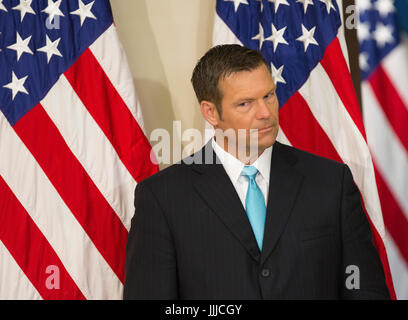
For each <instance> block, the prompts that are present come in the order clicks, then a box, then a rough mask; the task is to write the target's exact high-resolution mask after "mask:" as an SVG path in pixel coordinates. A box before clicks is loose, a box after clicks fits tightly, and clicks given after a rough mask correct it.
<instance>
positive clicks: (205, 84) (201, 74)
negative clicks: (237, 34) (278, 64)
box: [191, 44, 271, 116]
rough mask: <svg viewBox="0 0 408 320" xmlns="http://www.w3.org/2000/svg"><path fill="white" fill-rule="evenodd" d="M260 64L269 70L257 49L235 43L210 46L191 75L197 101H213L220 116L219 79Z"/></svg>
mask: <svg viewBox="0 0 408 320" xmlns="http://www.w3.org/2000/svg"><path fill="white" fill-rule="evenodd" d="M262 64H264V65H265V66H266V67H267V68H268V70H269V71H270V70H271V67H270V66H269V64H268V63H267V62H266V60H265V59H264V57H263V56H262V54H261V53H260V52H259V51H256V50H252V49H249V48H246V47H243V46H240V45H237V44H225V45H219V46H215V47H213V48H211V49H210V50H209V51H207V53H206V54H205V55H204V56H203V57H202V58H201V59H200V60H199V61H198V63H197V65H196V66H195V68H194V71H193V75H192V77H191V83H192V84H193V88H194V91H195V94H196V96H197V99H198V102H200V103H201V101H203V100H206V101H210V102H212V103H214V104H215V106H216V108H217V111H218V113H219V114H220V116H221V115H222V109H221V101H222V92H221V90H220V88H219V81H220V80H221V79H223V78H225V77H227V76H229V75H231V74H233V73H236V72H240V71H251V70H254V69H256V68H258V67H259V66H260V65H262Z"/></svg>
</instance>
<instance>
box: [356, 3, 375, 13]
mask: <svg viewBox="0 0 408 320" xmlns="http://www.w3.org/2000/svg"><path fill="white" fill-rule="evenodd" d="M356 5H357V8H358V10H359V11H360V12H362V11H367V10H370V9H371V1H370V0H356Z"/></svg>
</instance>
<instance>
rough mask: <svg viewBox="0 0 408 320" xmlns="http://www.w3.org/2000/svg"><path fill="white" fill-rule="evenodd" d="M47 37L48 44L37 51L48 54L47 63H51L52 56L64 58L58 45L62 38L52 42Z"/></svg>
mask: <svg viewBox="0 0 408 320" xmlns="http://www.w3.org/2000/svg"><path fill="white" fill-rule="evenodd" d="M45 36H46V42H47V44H46V45H45V46H44V47H42V48H39V49H37V51H41V52H45V53H46V54H47V63H50V60H51V58H52V56H54V55H56V56H59V57H62V54H61V52H60V51H59V50H58V44H59V42H60V40H61V38H59V39H57V40H55V41H51V40H50V38H48V35H45Z"/></svg>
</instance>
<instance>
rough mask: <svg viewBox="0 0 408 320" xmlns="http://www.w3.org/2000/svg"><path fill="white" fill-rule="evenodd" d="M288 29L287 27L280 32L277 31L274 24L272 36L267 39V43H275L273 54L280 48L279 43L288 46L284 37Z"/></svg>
mask: <svg viewBox="0 0 408 320" xmlns="http://www.w3.org/2000/svg"><path fill="white" fill-rule="evenodd" d="M286 28H287V27H284V28H282V29H280V30H276V28H275V26H274V25H273V24H272V35H271V36H269V37H268V38H266V39H265V41H271V42H273V52H275V51H276V48H277V47H278V45H279V43H283V44H288V43H287V42H286V40H285V38H284V37H283V34H284V33H285V30H286Z"/></svg>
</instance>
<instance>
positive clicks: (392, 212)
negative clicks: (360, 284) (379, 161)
mask: <svg viewBox="0 0 408 320" xmlns="http://www.w3.org/2000/svg"><path fill="white" fill-rule="evenodd" d="M374 170H375V178H376V180H377V187H378V195H379V196H380V202H381V208H382V212H383V219H384V225H385V227H386V228H387V230H388V231H389V232H390V234H391V236H392V238H393V239H394V242H395V244H396V245H397V247H398V249H399V251H400V253H401V255H402V257H403V258H404V260H405V262H406V263H407V264H408V233H407V230H408V220H407V218H406V216H405V214H404V212H403V210H402V209H401V207H400V206H399V204H398V202H397V200H396V199H395V198H394V196H393V194H392V192H391V190H390V189H389V188H388V185H387V183H386V182H385V180H384V178H383V176H382V174H381V173H380V171H379V170H378V168H377V167H376V166H375V163H374Z"/></svg>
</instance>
